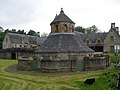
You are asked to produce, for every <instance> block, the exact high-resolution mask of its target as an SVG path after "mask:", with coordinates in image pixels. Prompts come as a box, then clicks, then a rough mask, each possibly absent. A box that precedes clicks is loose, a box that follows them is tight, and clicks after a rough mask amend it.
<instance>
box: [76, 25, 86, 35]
mask: <svg viewBox="0 0 120 90" xmlns="http://www.w3.org/2000/svg"><path fill="white" fill-rule="evenodd" d="M75 31H78V32H82V33H85V28H83V27H81V26H77V27H75Z"/></svg>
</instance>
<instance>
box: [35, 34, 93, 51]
mask: <svg viewBox="0 0 120 90" xmlns="http://www.w3.org/2000/svg"><path fill="white" fill-rule="evenodd" d="M36 52H38V53H45V52H93V50H92V49H90V48H89V47H88V46H87V45H86V44H84V42H83V41H82V39H81V38H80V37H78V36H77V35H76V34H75V33H71V34H70V33H69V34H68V33H59V34H53V35H49V36H48V38H47V39H46V41H45V42H44V43H43V45H42V46H41V47H39V49H37V50H36Z"/></svg>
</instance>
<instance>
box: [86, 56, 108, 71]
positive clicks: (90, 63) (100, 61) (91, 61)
mask: <svg viewBox="0 0 120 90" xmlns="http://www.w3.org/2000/svg"><path fill="white" fill-rule="evenodd" d="M108 66H109V57H108V56H102V57H85V58H84V70H85V71H93V70H101V69H105V68H106V67H108Z"/></svg>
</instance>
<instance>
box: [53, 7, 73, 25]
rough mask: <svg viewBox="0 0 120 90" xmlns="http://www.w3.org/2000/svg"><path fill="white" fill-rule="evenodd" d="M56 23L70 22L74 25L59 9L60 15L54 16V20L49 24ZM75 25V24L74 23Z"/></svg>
mask: <svg viewBox="0 0 120 90" xmlns="http://www.w3.org/2000/svg"><path fill="white" fill-rule="evenodd" d="M58 22H70V23H74V22H73V21H72V20H71V19H70V18H69V17H68V16H67V15H66V14H65V13H64V11H63V10H62V9H61V11H60V14H59V15H56V17H55V19H54V20H53V21H52V22H51V24H53V23H58ZM74 24H75V23H74Z"/></svg>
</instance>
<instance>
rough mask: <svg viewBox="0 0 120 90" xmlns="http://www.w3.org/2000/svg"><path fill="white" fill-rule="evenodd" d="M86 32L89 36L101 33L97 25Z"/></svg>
mask: <svg viewBox="0 0 120 90" xmlns="http://www.w3.org/2000/svg"><path fill="white" fill-rule="evenodd" d="M85 31H86V33H87V34H90V33H98V32H100V30H99V29H98V28H97V27H96V26H95V25H93V26H91V27H88V28H86V29H85Z"/></svg>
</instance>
